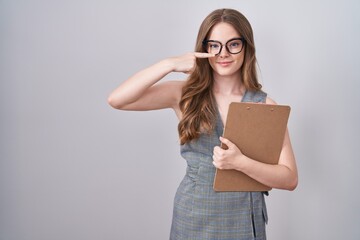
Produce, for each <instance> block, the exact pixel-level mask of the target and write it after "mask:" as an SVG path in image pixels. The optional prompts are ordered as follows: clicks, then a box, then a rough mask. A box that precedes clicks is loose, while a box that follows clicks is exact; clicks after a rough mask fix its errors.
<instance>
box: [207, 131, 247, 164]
mask: <svg viewBox="0 0 360 240" xmlns="http://www.w3.org/2000/svg"><path fill="white" fill-rule="evenodd" d="M220 141H221V142H222V143H223V144H225V145H226V146H227V147H228V149H226V150H225V149H222V148H221V147H220V146H216V147H214V151H213V160H214V161H213V164H214V166H215V167H216V168H218V169H239V165H241V162H242V160H243V158H244V157H246V156H245V155H244V154H243V153H242V152H241V151H240V149H239V148H238V147H237V146H236V145H235V144H234V143H232V142H231V141H230V140H228V139H226V138H223V137H220Z"/></svg>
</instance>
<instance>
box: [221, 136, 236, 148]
mask: <svg viewBox="0 0 360 240" xmlns="http://www.w3.org/2000/svg"><path fill="white" fill-rule="evenodd" d="M220 142H221V143H223V144H225V145H226V146H227V147H228V148H231V147H233V146H234V144H233V143H232V142H231V141H230V140H229V139H227V138H224V137H221V136H220Z"/></svg>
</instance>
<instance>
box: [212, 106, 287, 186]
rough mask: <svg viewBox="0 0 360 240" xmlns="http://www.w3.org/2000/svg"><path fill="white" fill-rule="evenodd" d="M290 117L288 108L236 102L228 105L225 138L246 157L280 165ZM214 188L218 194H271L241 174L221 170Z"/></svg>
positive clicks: (234, 171) (218, 172)
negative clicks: (231, 192) (257, 192)
mask: <svg viewBox="0 0 360 240" xmlns="http://www.w3.org/2000/svg"><path fill="white" fill-rule="evenodd" d="M289 114H290V106H286V105H272V104H259V103H245V102H233V103H231V104H230V105H229V110H228V115H227V120H226V124H225V128H224V134H223V136H224V137H225V138H227V139H229V140H230V141H231V142H233V143H234V144H235V145H236V146H237V147H238V148H239V149H240V150H241V151H242V153H243V154H245V155H246V156H248V157H250V158H252V159H254V160H257V161H260V162H264V163H268V164H277V163H278V161H279V157H280V152H281V149H282V145H283V141H284V136H285V132H286V128H287V122H288V118H289ZM222 147H223V148H226V146H222ZM213 188H214V190H215V191H218V192H228V191H249V192H252V191H269V190H271V188H270V187H268V186H266V185H263V184H261V183H259V182H258V181H256V180H254V179H252V178H250V177H249V176H248V175H246V174H244V173H242V172H240V171H236V170H220V169H217V170H216V173H215V178H214V184H213Z"/></svg>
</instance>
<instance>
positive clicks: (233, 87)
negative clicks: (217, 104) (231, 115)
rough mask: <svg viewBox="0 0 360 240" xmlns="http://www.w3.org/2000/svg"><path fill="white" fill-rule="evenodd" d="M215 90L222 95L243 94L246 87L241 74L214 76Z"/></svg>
mask: <svg viewBox="0 0 360 240" xmlns="http://www.w3.org/2000/svg"><path fill="white" fill-rule="evenodd" d="M213 90H214V92H215V93H218V94H221V95H239V94H240V95H242V94H243V93H244V91H245V87H244V85H243V84H242V83H241V79H240V78H239V76H225V77H224V76H214V89H213Z"/></svg>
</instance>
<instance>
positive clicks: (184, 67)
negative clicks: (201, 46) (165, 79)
mask: <svg viewBox="0 0 360 240" xmlns="http://www.w3.org/2000/svg"><path fill="white" fill-rule="evenodd" d="M209 57H215V54H211V53H202V52H191V53H186V54H184V55H181V56H178V57H173V58H170V60H171V61H172V64H173V66H174V70H173V71H174V72H182V73H186V74H190V73H192V72H193V71H194V69H195V66H196V58H209Z"/></svg>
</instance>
